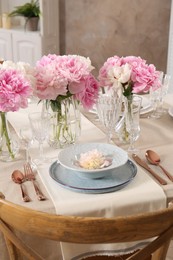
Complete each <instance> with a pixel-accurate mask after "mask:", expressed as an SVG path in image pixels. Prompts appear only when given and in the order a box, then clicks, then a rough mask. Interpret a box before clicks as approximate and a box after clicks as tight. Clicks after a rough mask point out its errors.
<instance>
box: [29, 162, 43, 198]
mask: <svg viewBox="0 0 173 260" xmlns="http://www.w3.org/2000/svg"><path fill="white" fill-rule="evenodd" d="M24 173H25V179H26V180H28V181H32V183H33V185H34V189H35V192H36V194H37V198H38V200H46V197H45V196H44V195H43V193H42V192H41V190H40V189H39V187H38V185H37V184H36V182H35V174H34V172H33V170H32V168H31V165H30V164H29V163H26V164H24Z"/></svg>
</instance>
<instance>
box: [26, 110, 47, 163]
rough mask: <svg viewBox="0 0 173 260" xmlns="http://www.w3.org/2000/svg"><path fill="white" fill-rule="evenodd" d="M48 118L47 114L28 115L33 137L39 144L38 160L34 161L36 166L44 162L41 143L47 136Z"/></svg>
mask: <svg viewBox="0 0 173 260" xmlns="http://www.w3.org/2000/svg"><path fill="white" fill-rule="evenodd" d="M50 118H51V115H50V114H49V113H42V112H34V113H30V114H29V121H30V125H31V129H32V133H33V137H34V139H35V140H37V141H38V142H39V158H38V159H35V160H34V163H35V164H36V165H39V164H42V163H44V162H45V161H46V158H45V156H44V153H43V143H44V141H45V140H46V139H47V138H48V136H49V126H50Z"/></svg>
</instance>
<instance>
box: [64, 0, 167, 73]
mask: <svg viewBox="0 0 173 260" xmlns="http://www.w3.org/2000/svg"><path fill="white" fill-rule="evenodd" d="M170 10H171V0H164V1H163V0H60V53H61V54H79V55H83V56H89V57H90V58H91V60H92V63H93V65H94V66H95V68H96V70H95V73H98V70H99V68H100V67H101V66H102V64H103V63H104V61H105V60H106V59H107V58H108V57H111V56H113V55H118V56H126V55H135V56H141V57H142V58H143V59H146V60H147V63H153V64H154V65H155V66H156V68H157V69H158V70H162V71H164V72H166V65H167V50H168V37H169V20H170Z"/></svg>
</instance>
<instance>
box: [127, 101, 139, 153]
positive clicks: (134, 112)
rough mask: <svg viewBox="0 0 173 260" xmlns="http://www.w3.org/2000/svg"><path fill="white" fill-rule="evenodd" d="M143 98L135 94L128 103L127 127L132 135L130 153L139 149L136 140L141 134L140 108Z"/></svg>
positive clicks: (130, 135)
mask: <svg viewBox="0 0 173 260" xmlns="http://www.w3.org/2000/svg"><path fill="white" fill-rule="evenodd" d="M141 103H142V98H141V97H138V96H133V97H132V99H131V100H129V101H127V103H126V108H127V111H126V116H125V119H126V129H127V131H128V133H129V137H130V146H129V148H128V152H129V153H136V152H137V151H138V149H137V148H136V147H135V142H136V140H137V139H138V138H139V135H140V124H139V117H140V108H141Z"/></svg>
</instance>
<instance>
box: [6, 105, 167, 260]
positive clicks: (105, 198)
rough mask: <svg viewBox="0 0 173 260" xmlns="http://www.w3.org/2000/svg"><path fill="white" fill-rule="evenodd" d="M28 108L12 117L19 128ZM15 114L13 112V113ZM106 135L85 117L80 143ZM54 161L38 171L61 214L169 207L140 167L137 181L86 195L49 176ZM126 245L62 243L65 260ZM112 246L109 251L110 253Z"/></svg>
mask: <svg viewBox="0 0 173 260" xmlns="http://www.w3.org/2000/svg"><path fill="white" fill-rule="evenodd" d="M35 109H36V108H35V105H32V106H30V109H29V110H32V111H33V110H35ZM26 112H27V110H21V111H20V112H18V115H19V114H20V117H19V116H18V117H17V119H18V120H19V122H18V120H16V119H15V120H14V117H13V118H12V117H10V115H9V120H10V122H11V123H12V124H13V126H14V127H15V129H16V131H18V127H19V126H21V122H22V123H24V122H26V121H27V120H26V119H27V117H26V116H27V113H26ZM11 115H12V113H11ZM105 141H106V137H105V134H104V133H103V132H102V131H101V130H100V129H98V128H96V126H95V125H94V124H93V123H91V122H90V121H89V120H88V119H87V118H85V117H84V116H82V134H81V137H80V139H79V140H78V142H79V143H82V142H83V143H84V142H105ZM45 151H46V153H47V155H48V156H50V157H52V158H53V159H52V161H54V160H55V159H56V157H57V155H58V152H59V151H58V150H53V149H51V148H49V147H45ZM36 152H38V150H37V147H36V146H35V147H34V149H32V151H31V153H32V156H33V157H34V156H35V154H36ZM49 167H50V164H43V165H42V166H40V167H38V174H39V177H40V178H41V180H42V182H43V184H44V186H45V188H46V190H47V192H48V194H49V196H50V198H51V200H52V202H53V204H54V207H55V210H56V213H57V214H63V215H79V216H100V217H113V216H118V215H130V214H135V213H140V212H147V211H152V210H157V209H160V208H163V207H165V206H166V196H165V194H164V191H163V189H162V187H160V185H158V184H157V183H156V182H155V181H153V179H152V178H151V177H150V176H149V175H148V174H146V172H145V171H144V170H143V169H141V168H138V172H137V175H136V177H135V178H134V180H133V181H132V182H131V183H130V184H129V185H127V186H126V187H125V188H123V189H122V190H119V191H116V192H111V193H107V194H84V193H77V192H74V191H71V190H68V189H65V188H63V187H60V186H59V185H58V184H57V183H56V182H55V181H54V180H53V179H52V178H51V177H50V175H49ZM134 245H136V243H131V244H128V249H127V252H128V250H129V251H131V250H132V249H134V247H133V246H134ZM126 247H127V245H126V244H120V245H119V246H117V245H116V246H115V245H107V246H103V245H102V246H100V245H92V246H90V245H86V246H85V245H78V246H77V247H76V246H75V245H69V244H67V243H62V244H61V248H62V253H63V257H64V259H65V260H70V259H73V258H72V257H74V259H78V257H77V256H79V255H80V254H81V256H84V255H86V254H87V252H92V251H93V253H94V252H98V251H99V250H102V252H101V253H102V254H112V253H114V254H115V253H117V254H118V253H119V252H123V250H124V248H126ZM108 249H109V252H108Z"/></svg>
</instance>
